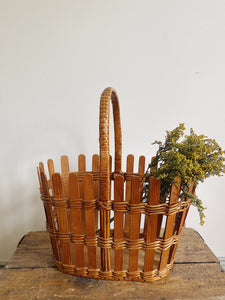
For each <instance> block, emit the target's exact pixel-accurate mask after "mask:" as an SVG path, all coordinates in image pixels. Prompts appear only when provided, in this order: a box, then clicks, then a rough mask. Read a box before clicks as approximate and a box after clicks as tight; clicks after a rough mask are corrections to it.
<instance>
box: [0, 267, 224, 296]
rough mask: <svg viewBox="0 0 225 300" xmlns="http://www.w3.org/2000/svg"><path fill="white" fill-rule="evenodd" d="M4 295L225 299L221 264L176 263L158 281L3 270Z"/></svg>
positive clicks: (47, 270)
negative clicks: (120, 279)
mask: <svg viewBox="0 0 225 300" xmlns="http://www.w3.org/2000/svg"><path fill="white" fill-rule="evenodd" d="M0 278H1V280H0V299H4V300H11V299H16V300H30V299H68V300H69V299H156V300H157V299H168V300H169V299H185V300H188V299H189V300H190V299H199V300H200V299H204V300H212V299H215V300H216V299H218V300H219V299H221V300H222V299H224V295H225V273H224V272H222V271H221V267H220V266H219V264H189V265H175V266H174V270H173V271H172V273H171V275H169V276H167V277H166V278H163V279H162V280H160V281H157V282H154V283H142V282H139V283H137V282H132V281H131V282H126V281H125V282H123V281H107V280H96V279H83V278H80V277H75V276H71V275H67V274H63V273H61V272H59V271H57V269H55V268H35V269H17V270H12V269H11V270H7V269H2V270H1V271H0Z"/></svg>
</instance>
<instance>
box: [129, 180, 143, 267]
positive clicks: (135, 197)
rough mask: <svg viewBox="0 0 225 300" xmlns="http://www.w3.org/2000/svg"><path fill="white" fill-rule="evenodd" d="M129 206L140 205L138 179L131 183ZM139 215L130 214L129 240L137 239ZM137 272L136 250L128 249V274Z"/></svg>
mask: <svg viewBox="0 0 225 300" xmlns="http://www.w3.org/2000/svg"><path fill="white" fill-rule="evenodd" d="M130 203H131V204H138V203H140V178H139V177H134V178H132V181H131V200H130ZM140 218H141V215H140V213H131V214H130V224H129V225H130V226H129V240H130V241H135V240H137V239H138V238H139V232H140ZM137 270H138V249H130V252H129V272H134V271H137Z"/></svg>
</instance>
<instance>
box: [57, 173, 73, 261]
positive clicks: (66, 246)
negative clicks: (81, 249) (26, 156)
mask: <svg viewBox="0 0 225 300" xmlns="http://www.w3.org/2000/svg"><path fill="white" fill-rule="evenodd" d="M52 184H53V194H54V199H55V200H60V199H61V200H64V199H66V197H65V194H64V191H63V184H62V179H61V176H60V174H59V173H55V174H53V175H52ZM55 210H56V214H57V220H58V228H59V232H60V233H65V234H68V233H69V225H68V220H67V205H66V204H65V205H63V206H61V205H60V206H56V207H55ZM61 245H62V252H63V260H64V263H65V264H68V265H70V264H72V257H71V251H70V242H68V241H61Z"/></svg>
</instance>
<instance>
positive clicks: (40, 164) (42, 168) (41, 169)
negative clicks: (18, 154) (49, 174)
mask: <svg viewBox="0 0 225 300" xmlns="http://www.w3.org/2000/svg"><path fill="white" fill-rule="evenodd" d="M39 170H40V172H43V173H45V168H44V164H43V162H42V161H41V162H39Z"/></svg>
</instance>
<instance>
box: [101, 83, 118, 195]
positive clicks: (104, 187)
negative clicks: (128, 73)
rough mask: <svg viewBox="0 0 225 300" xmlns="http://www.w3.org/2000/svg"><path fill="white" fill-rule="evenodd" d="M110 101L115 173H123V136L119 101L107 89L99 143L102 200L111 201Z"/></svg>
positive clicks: (103, 99) (102, 109) (104, 94)
mask: <svg viewBox="0 0 225 300" xmlns="http://www.w3.org/2000/svg"><path fill="white" fill-rule="evenodd" d="M110 99H111V101H112V107H113V121H114V135H115V173H120V172H121V156H122V134H121V124H120V107H119V99H118V96H117V93H116V91H115V90H114V89H113V88H106V89H105V90H104V91H103V93H102V95H101V100H100V115H99V143H100V200H101V201H108V200H110V165H109V164H110V155H109V116H110Z"/></svg>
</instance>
